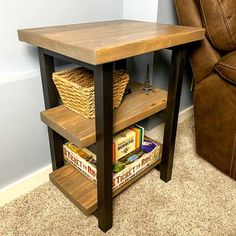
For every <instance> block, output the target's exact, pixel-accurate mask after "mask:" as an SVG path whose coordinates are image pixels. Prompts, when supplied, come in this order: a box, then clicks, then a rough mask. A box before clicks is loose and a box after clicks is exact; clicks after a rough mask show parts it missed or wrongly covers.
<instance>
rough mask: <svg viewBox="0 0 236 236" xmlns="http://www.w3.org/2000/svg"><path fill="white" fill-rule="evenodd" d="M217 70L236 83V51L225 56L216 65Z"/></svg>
mask: <svg viewBox="0 0 236 236" xmlns="http://www.w3.org/2000/svg"><path fill="white" fill-rule="evenodd" d="M215 70H216V71H217V72H218V74H220V75H221V76H222V77H223V78H224V79H226V80H228V81H230V82H231V83H233V84H235V85H236V51H233V52H230V53H228V54H226V55H225V56H223V57H222V58H221V59H220V60H219V61H218V62H217V63H216V65H215Z"/></svg>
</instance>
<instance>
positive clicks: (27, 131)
mask: <svg viewBox="0 0 236 236" xmlns="http://www.w3.org/2000/svg"><path fill="white" fill-rule="evenodd" d="M0 9H2V10H3V11H1V14H0V26H1V29H2V30H3V32H2V34H1V37H0V107H1V112H0V114H1V115H0V130H1V132H0V188H2V187H4V186H6V185H8V184H10V183H12V182H14V181H16V180H19V179H20V178H23V177H24V176H26V175H28V174H30V173H32V172H34V171H36V170H38V169H40V168H42V167H44V166H46V165H48V164H49V163H50V152H49V145H48V138H47V128H46V126H45V125H44V124H43V123H42V122H41V121H40V117H39V112H40V111H42V110H44V105H43V94H42V87H41V82H40V74H39V65H38V59H37V50H36V49H35V48H34V47H32V46H29V45H27V44H25V43H22V42H19V41H18V38H17V29H19V28H28V27H39V26H46V25H59V24H73V23H80V22H81V23H82V22H89V21H90V22H91V21H103V20H113V19H121V18H122V17H123V2H122V1H117V0H100V1H97V0H91V1H84V0H70V1H69V2H68V1H67V0H51V1H48V0H41V1H31V0H21V1H15V0H8V1H0Z"/></svg>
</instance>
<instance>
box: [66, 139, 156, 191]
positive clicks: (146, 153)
mask: <svg viewBox="0 0 236 236" xmlns="http://www.w3.org/2000/svg"><path fill="white" fill-rule="evenodd" d="M63 149H64V158H65V160H67V161H68V162H69V163H70V164H71V165H73V166H74V167H75V168H77V169H78V170H79V171H80V172H82V173H83V174H84V175H86V176H87V177H88V178H89V179H90V180H92V181H93V182H94V183H96V181H97V180H96V173H97V169H96V155H95V154H94V153H92V152H91V151H89V150H88V149H86V148H83V149H80V148H78V147H76V146H75V145H74V144H72V143H66V144H64V146H63ZM160 157H161V144H160V143H158V142H155V141H153V140H151V139H150V138H148V137H146V136H145V137H144V141H143V145H142V146H141V147H140V148H138V149H136V150H134V151H133V152H131V153H129V154H127V155H126V156H124V157H122V158H121V159H119V160H118V161H117V162H115V163H114V164H113V181H112V184H113V191H114V190H116V189H117V188H119V187H120V186H122V185H123V184H125V183H126V182H127V181H129V180H131V179H132V178H134V177H135V176H136V175H137V174H139V173H140V172H142V171H143V170H145V169H146V168H147V167H148V166H150V165H152V164H153V163H155V162H157V161H159V160H160Z"/></svg>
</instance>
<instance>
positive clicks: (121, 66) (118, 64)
mask: <svg viewBox="0 0 236 236" xmlns="http://www.w3.org/2000/svg"><path fill="white" fill-rule="evenodd" d="M126 67H127V60H126V59H122V60H119V61H116V62H115V68H116V70H119V69H123V70H126Z"/></svg>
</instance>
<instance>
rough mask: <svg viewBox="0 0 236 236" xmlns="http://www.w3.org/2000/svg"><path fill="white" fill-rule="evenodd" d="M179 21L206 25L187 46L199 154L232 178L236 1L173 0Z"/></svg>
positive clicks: (235, 166)
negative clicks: (198, 37) (199, 36)
mask: <svg viewBox="0 0 236 236" xmlns="http://www.w3.org/2000/svg"><path fill="white" fill-rule="evenodd" d="M175 3H176V9H177V14H178V18H179V22H180V24H181V25H186V26H197V27H204V28H205V29H206V37H205V39H204V40H203V41H201V42H199V43H196V44H195V45H194V46H191V48H189V53H190V61H191V66H192V71H193V76H194V80H195V88H194V117H195V128H196V149H197V153H198V154H199V155H200V156H201V157H203V158H204V159H206V160H207V161H209V162H210V163H212V164H213V165H214V166H215V167H216V168H218V169H219V170H221V171H222V172H224V173H225V174H227V175H229V176H230V177H232V178H233V179H236V0H175Z"/></svg>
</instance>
